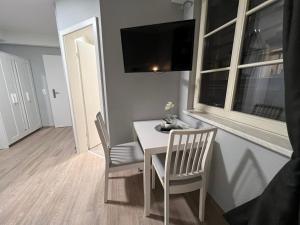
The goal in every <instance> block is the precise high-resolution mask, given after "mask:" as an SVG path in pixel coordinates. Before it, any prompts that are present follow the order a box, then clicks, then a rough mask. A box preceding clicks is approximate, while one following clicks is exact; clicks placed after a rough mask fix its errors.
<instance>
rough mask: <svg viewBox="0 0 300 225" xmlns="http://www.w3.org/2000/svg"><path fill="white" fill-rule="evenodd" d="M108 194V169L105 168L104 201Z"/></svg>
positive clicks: (105, 201)
mask: <svg viewBox="0 0 300 225" xmlns="http://www.w3.org/2000/svg"><path fill="white" fill-rule="evenodd" d="M107 196H108V170H107V169H106V170H105V173H104V203H107Z"/></svg>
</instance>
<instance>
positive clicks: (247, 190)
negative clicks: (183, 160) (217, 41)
mask: <svg viewBox="0 0 300 225" xmlns="http://www.w3.org/2000/svg"><path fill="white" fill-rule="evenodd" d="M199 16H200V5H199V1H197V0H196V1H195V7H194V9H193V10H191V9H186V10H185V12H184V18H186V19H188V18H193V17H195V18H196V19H198V20H199ZM195 49H197V48H195ZM194 69H195V68H194ZM194 76H195V70H193V71H192V72H190V73H187V72H184V73H182V75H181V79H180V96H179V105H180V112H179V114H180V118H181V119H182V120H184V121H185V122H187V123H189V124H191V125H192V126H194V127H205V126H208V124H205V123H203V122H201V121H199V120H196V119H193V118H191V117H189V116H186V115H184V113H183V110H186V109H189V108H190V107H191V106H192V105H191V104H192V98H193V93H192V92H191V90H189V84H190V82H191V79H193V77H194ZM191 93H192V94H191ZM287 161H288V158H287V157H285V156H282V155H280V154H277V153H274V152H272V151H271V150H269V149H266V148H264V147H262V146H259V145H257V144H255V143H252V142H250V141H247V140H245V139H243V138H240V137H238V136H236V135H233V134H231V133H229V132H227V131H224V130H221V129H218V133H217V136H216V143H215V146H214V155H213V161H212V170H211V177H210V185H209V190H208V191H209V193H210V195H211V196H212V197H213V198H214V199H215V200H216V202H217V203H218V204H219V205H220V206H221V208H222V209H223V210H224V211H228V210H230V209H232V208H234V207H235V206H238V205H240V204H242V203H244V202H246V201H248V200H250V199H252V198H254V197H256V196H258V195H259V194H260V193H261V192H262V191H263V190H264V188H265V187H266V186H267V184H268V183H269V182H270V181H271V179H272V178H273V177H274V175H275V174H276V173H277V172H278V171H279V170H280V168H281V167H282V166H283V165H284V164H285V163H286V162H287Z"/></svg>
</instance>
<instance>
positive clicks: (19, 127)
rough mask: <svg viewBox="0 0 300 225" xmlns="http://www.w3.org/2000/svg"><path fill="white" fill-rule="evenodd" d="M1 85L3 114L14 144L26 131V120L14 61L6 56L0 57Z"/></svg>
mask: <svg viewBox="0 0 300 225" xmlns="http://www.w3.org/2000/svg"><path fill="white" fill-rule="evenodd" d="M0 83H1V88H0V98H1V104H0V107H1V114H2V117H3V123H4V126H5V129H6V134H7V136H8V140H9V142H10V143H12V142H14V141H15V140H17V139H18V137H19V136H21V135H22V134H23V133H24V132H25V131H26V119H25V115H24V111H23V110H24V109H23V105H22V98H21V96H20V93H19V92H18V82H17V80H16V77H15V74H14V64H13V60H12V58H11V57H10V56H8V55H4V54H3V55H2V54H1V55H0Z"/></svg>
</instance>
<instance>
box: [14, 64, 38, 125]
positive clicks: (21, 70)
mask: <svg viewBox="0 0 300 225" xmlns="http://www.w3.org/2000/svg"><path fill="white" fill-rule="evenodd" d="M15 65H16V69H17V73H18V78H19V83H20V87H21V92H22V97H23V101H24V105H25V111H26V116H27V120H28V123H29V129H37V128H39V127H41V119H40V114H39V109H38V105H37V100H36V95H35V90H34V85H33V78H32V73H31V68H30V64H29V62H28V61H26V60H22V59H16V60H15Z"/></svg>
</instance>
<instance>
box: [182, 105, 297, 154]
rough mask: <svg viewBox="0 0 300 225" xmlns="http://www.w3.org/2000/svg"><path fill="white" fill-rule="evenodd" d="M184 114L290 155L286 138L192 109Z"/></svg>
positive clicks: (289, 146) (289, 147) (290, 148)
mask: <svg viewBox="0 0 300 225" xmlns="http://www.w3.org/2000/svg"><path fill="white" fill-rule="evenodd" d="M184 114H186V115H188V116H191V117H193V118H195V119H198V120H201V121H203V122H205V123H208V124H211V125H213V126H216V127H218V128H220V129H222V130H225V131H227V132H229V133H232V134H234V135H237V136H239V137H241V138H244V139H246V140H249V141H251V142H253V143H255V144H258V145H261V146H263V147H265V148H268V149H270V150H272V151H274V152H276V153H279V154H281V155H284V156H287V157H291V155H292V152H293V151H292V146H291V144H290V141H289V139H288V138H285V137H283V136H280V135H276V134H272V133H270V132H267V131H264V130H262V129H259V128H255V127H251V126H247V125H245V124H241V123H237V122H234V121H232V120H229V119H226V118H221V117H218V116H216V115H213V114H207V113H202V112H197V111H193V110H188V111H184Z"/></svg>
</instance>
